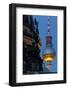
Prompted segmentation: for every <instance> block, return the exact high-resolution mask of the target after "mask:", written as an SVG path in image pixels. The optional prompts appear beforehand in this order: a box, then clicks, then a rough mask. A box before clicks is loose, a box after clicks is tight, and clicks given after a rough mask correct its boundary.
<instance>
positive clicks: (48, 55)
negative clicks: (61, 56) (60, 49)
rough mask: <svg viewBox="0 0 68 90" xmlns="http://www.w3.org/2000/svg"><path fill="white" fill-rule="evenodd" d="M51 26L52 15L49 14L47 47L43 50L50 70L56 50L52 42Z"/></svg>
mask: <svg viewBox="0 0 68 90" xmlns="http://www.w3.org/2000/svg"><path fill="white" fill-rule="evenodd" d="M50 32H51V26H50V17H49V16H48V32H47V36H46V38H45V39H46V48H45V50H44V52H43V60H44V61H45V62H46V63H47V66H48V70H49V71H50V68H51V65H52V62H53V60H54V59H55V51H54V49H53V44H52V36H51V33H50Z"/></svg>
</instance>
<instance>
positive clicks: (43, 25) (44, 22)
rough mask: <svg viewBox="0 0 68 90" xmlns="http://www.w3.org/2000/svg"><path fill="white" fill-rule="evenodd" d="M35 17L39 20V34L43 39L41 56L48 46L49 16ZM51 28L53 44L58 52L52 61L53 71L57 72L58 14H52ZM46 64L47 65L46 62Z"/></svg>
mask: <svg viewBox="0 0 68 90" xmlns="http://www.w3.org/2000/svg"><path fill="white" fill-rule="evenodd" d="M33 18H34V19H35V18H36V20H37V21H38V23H39V24H38V29H39V36H40V39H41V43H42V46H41V48H40V50H41V52H40V56H41V57H42V55H43V51H44V49H45V48H46V39H45V37H46V35H47V31H48V16H37V15H35V16H33ZM50 26H51V27H50V28H51V36H52V44H53V48H54V50H55V53H56V57H55V60H54V61H53V62H52V66H51V72H57V16H50ZM44 63H45V66H46V62H44ZM43 68H44V66H43Z"/></svg>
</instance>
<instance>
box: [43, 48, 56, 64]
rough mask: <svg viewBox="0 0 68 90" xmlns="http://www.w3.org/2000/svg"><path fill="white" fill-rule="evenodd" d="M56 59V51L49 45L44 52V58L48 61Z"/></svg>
mask: <svg viewBox="0 0 68 90" xmlns="http://www.w3.org/2000/svg"><path fill="white" fill-rule="evenodd" d="M54 59H55V52H54V49H53V48H52V47H47V48H46V49H45V50H44V52H43V60H44V61H46V62H52V61H53V60H54Z"/></svg>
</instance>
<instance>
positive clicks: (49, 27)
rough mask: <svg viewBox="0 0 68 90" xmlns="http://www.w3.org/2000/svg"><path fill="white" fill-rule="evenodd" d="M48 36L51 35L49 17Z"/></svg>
mask: <svg viewBox="0 0 68 90" xmlns="http://www.w3.org/2000/svg"><path fill="white" fill-rule="evenodd" d="M48 35H50V17H49V16H48Z"/></svg>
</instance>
